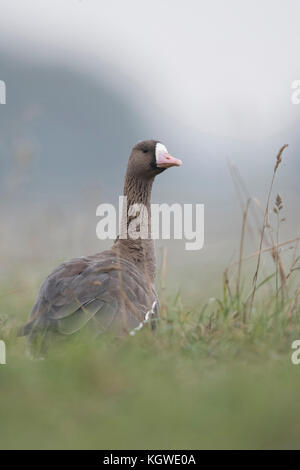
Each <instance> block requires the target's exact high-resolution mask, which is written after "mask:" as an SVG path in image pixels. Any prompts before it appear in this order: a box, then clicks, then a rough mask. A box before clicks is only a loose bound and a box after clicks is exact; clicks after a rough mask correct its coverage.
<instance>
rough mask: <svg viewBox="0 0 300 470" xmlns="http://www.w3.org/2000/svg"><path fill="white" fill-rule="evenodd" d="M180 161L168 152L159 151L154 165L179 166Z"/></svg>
mask: <svg viewBox="0 0 300 470" xmlns="http://www.w3.org/2000/svg"><path fill="white" fill-rule="evenodd" d="M180 165H182V161H181V160H179V159H178V158H174V157H172V155H170V154H169V153H166V152H160V154H159V157H158V159H157V160H156V166H157V167H158V168H170V167H171V166H180Z"/></svg>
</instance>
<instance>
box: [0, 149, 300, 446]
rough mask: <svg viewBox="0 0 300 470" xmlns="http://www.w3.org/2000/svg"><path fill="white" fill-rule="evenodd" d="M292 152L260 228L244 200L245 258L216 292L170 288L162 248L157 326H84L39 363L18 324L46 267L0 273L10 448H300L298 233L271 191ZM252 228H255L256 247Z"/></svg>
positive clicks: (1, 420)
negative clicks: (132, 330)
mask: <svg viewBox="0 0 300 470" xmlns="http://www.w3.org/2000/svg"><path fill="white" fill-rule="evenodd" d="M284 150H285V149H284V148H282V149H281V150H280V152H279V153H278V155H277V157H276V159H275V162H274V168H273V173H272V178H271V184H270V186H269V188H267V201H266V203H265V206H264V208H263V210H262V212H261V213H260V215H259V217H258V222H257V224H256V223H255V222H251V223H250V221H249V214H250V209H251V204H252V201H251V200H250V199H247V198H246V201H244V202H243V217H242V224H241V230H240V233H239V234H238V235H237V237H236V243H237V246H238V257H237V259H236V260H234V261H233V262H232V263H231V265H230V266H227V267H226V269H225V270H224V271H223V272H221V271H220V273H219V275H218V277H217V278H216V279H215V280H214V286H217V287H214V288H215V289H216V295H215V296H214V297H209V296H207V298H205V292H201V294H200V293H199V292H198V291H197V290H196V291H195V292H194V295H193V299H192V301H190V302H186V299H185V298H184V296H183V295H182V293H181V292H180V291H178V292H173V291H172V289H169V286H168V276H167V272H168V258H167V252H164V255H163V261H162V263H161V270H160V271H161V272H160V275H159V279H158V288H159V292H160V301H161V316H160V319H159V322H158V324H157V329H156V331H155V332H154V333H153V332H152V331H150V330H149V329H148V328H147V327H144V328H143V329H142V330H141V331H139V332H138V334H136V335H135V336H133V337H131V336H128V337H123V338H114V337H111V336H109V335H106V336H101V337H99V338H97V339H94V338H93V339H92V338H91V337H90V336H89V335H88V333H87V332H86V333H85V332H82V333H81V334H80V335H78V336H75V337H74V338H73V339H72V340H71V341H69V342H67V343H64V344H61V345H59V346H57V347H56V348H54V349H53V350H51V351H49V354H48V356H47V357H46V358H45V359H44V360H32V359H30V358H29V357H28V355H27V353H26V342H25V340H24V338H19V337H17V329H18V327H19V326H20V325H21V324H22V323H23V322H24V321H25V320H26V318H27V316H28V312H30V310H31V307H32V305H33V302H34V298H35V295H36V292H37V289H38V286H39V283H40V282H41V281H42V279H43V277H44V275H45V274H46V272H45V273H44V272H40V271H39V270H38V269H36V270H34V269H33V270H32V271H31V272H30V275H27V276H26V277H22V279H20V278H18V273H17V272H15V273H14V278H13V280H12V278H10V277H8V278H7V279H2V280H1V286H0V318H1V324H0V338H1V339H3V340H4V341H5V343H6V350H7V364H6V365H0V380H1V402H0V447H1V448H2V449H17V448H19V449H94V448H99V449H139V448H143V449H193V448H194V449H195V448H197V449H203V448H208V449H216V448H221V449H229V448H234V449H254V448H258V449H266V448H277V449H278V448H282V449H284V448H299V447H300V407H299V403H298V396H299V390H300V365H299V366H297V365H294V364H293V363H292V361H291V356H292V353H293V349H292V347H291V345H292V342H293V341H294V340H296V339H300V322H299V317H300V307H299V295H300V288H299V280H300V278H299V267H300V266H299V253H298V243H299V237H297V236H295V237H294V238H293V239H291V240H288V241H287V242H286V241H285V240H281V238H280V230H281V226H282V225H284V224H285V223H286V221H285V220H284V217H283V216H282V213H283V207H284V201H282V199H281V197H280V196H279V195H276V194H274V193H273V184H274V180H275V178H276V176H277V172H278V171H279V167H280V164H281V161H282V158H284ZM271 213H272V221H274V223H273V225H271V222H270V219H271V216H270V214H271ZM248 231H250V232H251V231H252V232H253V233H254V232H255V233H256V245H257V250H256V251H255V252H253V253H250V254H249V253H245V246H244V244H245V237H246V233H247V232H248ZM265 257H268V258H269V259H270V261H269V262H268V264H266V263H264V259H265ZM15 271H16V270H15ZM45 271H46V269H45ZM180 275H181V276H184V272H181V273H180ZM16 279H17V280H16ZM191 303H192V305H190V304H191Z"/></svg>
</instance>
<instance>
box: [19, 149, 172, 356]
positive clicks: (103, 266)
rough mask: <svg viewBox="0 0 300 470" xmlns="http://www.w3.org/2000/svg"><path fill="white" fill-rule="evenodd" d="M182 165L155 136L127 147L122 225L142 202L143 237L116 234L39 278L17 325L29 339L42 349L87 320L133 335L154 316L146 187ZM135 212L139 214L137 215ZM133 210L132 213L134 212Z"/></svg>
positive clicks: (156, 307)
mask: <svg viewBox="0 0 300 470" xmlns="http://www.w3.org/2000/svg"><path fill="white" fill-rule="evenodd" d="M179 165H181V161H180V160H178V159H176V158H174V157H172V156H171V155H169V153H168V151H167V149H166V147H165V146H164V145H163V144H162V143H161V142H158V141H155V140H147V141H143V142H140V143H138V144H137V145H136V146H135V147H134V148H133V150H132V152H131V155H130V158H129V161H128V165H127V172H126V176H125V184H124V196H127V213H124V214H123V219H122V223H121V227H123V228H122V230H123V229H124V228H126V230H127V229H128V227H129V224H130V223H131V222H132V220H133V218H134V217H133V216H132V215H130V214H132V212H131V211H130V208H131V207H132V206H133V205H134V204H143V206H145V207H146V208H147V211H148V218H147V219H145V218H142V222H141V224H144V225H145V224H146V225H147V227H142V226H141V227H140V233H142V232H143V229H145V228H146V229H147V230H148V232H147V233H148V238H145V239H144V238H137V239H135V238H133V237H131V236H130V230H129V233H128V237H127V238H122V237H121V236H120V235H119V236H118V238H117V239H116V241H115V242H114V244H113V246H112V248H111V249H110V250H107V251H104V252H102V253H96V254H95V255H93V256H87V257H81V258H76V259H73V260H71V261H68V262H66V263H63V264H61V265H60V266H58V268H56V269H55V270H54V271H53V272H52V273H51V274H50V275H49V276H48V277H47V278H46V279H45V281H44V282H43V283H42V285H41V287H40V290H39V293H38V296H37V301H36V303H35V305H34V307H33V309H32V312H31V314H30V317H29V320H28V322H27V324H26V325H25V327H24V328H23V330H22V333H23V334H24V335H26V336H28V339H29V343H30V344H31V345H32V346H34V345H36V344H37V343H38V344H39V345H41V346H42V348H43V349H44V348H46V346H47V344H48V342H49V340H50V338H51V337H52V336H53V335H55V336H57V335H58V336H67V335H72V334H73V333H75V332H77V331H79V330H80V329H81V328H83V327H84V326H86V325H87V324H89V325H91V326H92V328H93V329H94V330H95V331H97V332H102V331H105V330H107V329H108V328H113V329H116V330H117V331H118V332H120V331H122V332H127V333H131V334H134V332H135V331H137V330H138V329H140V328H141V326H142V325H143V324H144V323H145V322H147V321H151V320H152V319H154V318H155V317H156V316H157V315H158V311H159V303H158V297H157V294H156V292H155V287H154V280H155V254H154V243H153V240H152V239H151V206H150V201H151V190H152V184H153V181H154V178H155V177H156V176H157V175H159V174H160V173H162V172H163V171H164V170H165V169H167V168H169V167H172V166H179ZM137 215H138V214H137ZM137 215H136V216H137Z"/></svg>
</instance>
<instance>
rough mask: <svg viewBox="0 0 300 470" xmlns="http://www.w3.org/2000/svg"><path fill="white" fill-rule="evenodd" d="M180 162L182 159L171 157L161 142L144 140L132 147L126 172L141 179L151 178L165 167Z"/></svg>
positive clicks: (176, 164) (178, 164)
mask: <svg viewBox="0 0 300 470" xmlns="http://www.w3.org/2000/svg"><path fill="white" fill-rule="evenodd" d="M181 164H182V161H181V160H179V159H177V158H174V157H172V156H171V155H170V154H169V152H168V150H167V148H166V147H165V145H164V144H162V143H161V142H159V141H157V140H144V141H142V142H139V143H137V144H136V145H135V146H134V147H133V149H132V152H131V155H130V157H129V161H128V166H127V174H128V175H130V176H135V177H137V178H141V179H152V178H154V177H155V176H156V175H158V174H160V173H162V172H163V171H164V170H166V169H167V168H170V167H172V166H180V165H181Z"/></svg>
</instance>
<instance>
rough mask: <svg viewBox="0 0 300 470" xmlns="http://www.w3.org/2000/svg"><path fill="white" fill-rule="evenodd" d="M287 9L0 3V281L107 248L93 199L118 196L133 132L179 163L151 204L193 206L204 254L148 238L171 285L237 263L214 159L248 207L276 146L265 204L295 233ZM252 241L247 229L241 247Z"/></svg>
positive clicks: (205, 277)
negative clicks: (239, 186) (1, 91)
mask: <svg viewBox="0 0 300 470" xmlns="http://www.w3.org/2000/svg"><path fill="white" fill-rule="evenodd" d="M299 14H300V5H299V2H297V1H296V0H295V1H293V0H288V1H286V2H282V1H276V0H275V1H274V0H273V1H270V0H262V1H251V2H250V1H248V0H244V1H243V2H239V1H237V0H228V1H227V2H223V1H221V0H213V1H208V0H202V1H193V0H190V1H189V2H183V1H177V0H172V1H170V0H164V1H158V0H154V1H152V2H146V1H135V0H127V1H126V2H122V1H120V0H115V1H113V2H108V1H96V0H82V1H79V0H64V1H63V2H62V1H58V0H51V1H50V0H43V1H40V2H36V1H33V0H26V1H25V0H18V1H16V0H7V1H6V0H0V80H4V81H5V83H6V92H7V94H6V104H5V105H0V196H1V198H0V209H1V212H0V214H1V234H0V237H1V246H0V260H1V264H0V276H1V280H2V281H3V282H7V283H8V282H10V285H11V282H12V283H13V287H15V288H16V289H18V288H19V286H20V285H22V286H23V287H24V288H26V285H27V284H26V283H27V282H28V285H29V286H32V284H31V283H30V280H31V279H32V277H34V278H35V277H37V278H39V277H40V278H42V277H43V275H45V274H47V273H48V272H49V271H50V270H51V269H52V268H54V267H55V266H56V265H57V263H58V262H60V261H63V260H66V259H68V258H70V257H72V256H74V257H75V256H80V255H85V254H92V253H94V252H96V251H101V250H103V249H104V248H106V247H107V246H108V245H109V244H110V242H109V243H107V242H102V241H100V240H98V239H97V238H96V224H97V222H98V218H97V217H96V207H97V206H98V205H99V204H100V203H102V202H109V203H113V204H116V203H117V201H118V196H119V195H120V194H122V188H123V177H124V173H125V168H126V164H127V160H128V156H129V153H130V151H131V148H132V146H133V145H134V144H135V143H136V142H137V141H139V140H144V139H152V138H153V139H159V140H161V141H162V142H163V143H164V144H165V145H166V146H167V148H168V150H169V151H170V153H171V154H172V155H174V156H176V157H178V158H180V159H182V160H183V166H182V167H181V168H180V169H171V170H170V171H168V172H165V173H164V174H163V175H161V177H159V178H157V180H156V182H155V186H154V191H153V202H161V203H162V202H170V203H171V202H180V203H188V202H193V203H196V202H197V203H203V204H204V205H205V244H204V248H203V250H201V251H199V252H188V251H185V250H184V244H183V243H182V242H180V241H176V242H175V241H174V242H165V241H164V242H160V241H159V242H157V254H158V261H159V263H160V262H161V253H162V249H163V247H164V246H167V247H168V281H169V284H171V286H172V287H173V288H174V290H177V289H180V290H181V291H182V293H183V295H185V296H186V297H187V296H188V295H189V294H190V293H191V292H197V291H199V292H200V291H201V295H203V296H206V295H207V296H209V295H210V292H211V290H212V281H214V282H217V283H220V284H221V279H219V278H216V276H217V273H219V272H220V267H221V268H222V269H223V268H224V267H225V266H226V265H228V264H229V263H230V262H232V261H233V260H234V259H236V256H237V253H238V249H239V237H240V226H241V217H242V215H241V201H240V198H239V197H238V194H237V192H236V190H235V186H234V184H233V181H232V178H231V176H230V171H229V162H232V164H234V165H235V167H236V168H238V170H239V173H240V174H241V176H242V178H243V179H244V181H245V183H246V186H247V189H248V191H249V193H250V194H251V196H253V197H255V198H257V200H258V201H260V202H261V204H262V206H263V205H264V203H265V200H266V196H267V191H268V185H269V183H270V180H271V177H272V171H273V167H274V163H275V157H276V154H277V153H278V150H279V148H280V147H281V146H282V145H283V144H286V143H287V144H289V148H288V149H287V151H286V153H285V154H284V157H283V158H284V160H283V163H282V165H281V167H280V170H279V173H278V178H277V180H276V183H275V192H274V197H275V196H276V194H277V192H279V193H280V195H281V197H282V199H283V203H284V211H285V212H284V215H285V217H286V222H285V224H283V226H282V233H281V237H282V240H284V239H288V238H293V237H294V236H296V235H298V231H299V228H300V227H299V206H298V200H299V192H300V189H299V170H300V162H299V150H300V136H299V120H300V105H299V106H297V105H293V104H292V103H291V94H292V90H291V84H292V82H293V81H294V80H296V79H299V78H300V64H299V53H300V29H299ZM273 199H274V198H273ZM244 202H245V201H244ZM256 212H257V213H258V214H260V209H259V206H257V207H256ZM258 243H259V242H258V237H257V238H256V239H255V238H254V239H253V238H251V236H249V237H248V238H247V245H246V252H247V253H250V252H251V251H255V250H256V249H257V248H258ZM183 274H184V275H183ZM218 276H219V274H218ZM12 279H13V281H11V280H12ZM30 288H32V287H30Z"/></svg>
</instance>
